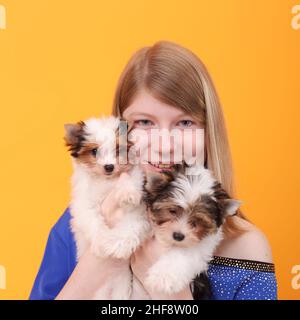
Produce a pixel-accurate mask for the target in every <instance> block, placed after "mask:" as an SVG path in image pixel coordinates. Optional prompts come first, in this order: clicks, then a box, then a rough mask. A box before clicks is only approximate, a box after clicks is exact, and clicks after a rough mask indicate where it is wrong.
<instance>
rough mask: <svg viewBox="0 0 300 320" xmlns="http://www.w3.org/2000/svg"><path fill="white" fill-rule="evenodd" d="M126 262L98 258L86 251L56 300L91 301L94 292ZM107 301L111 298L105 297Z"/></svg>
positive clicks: (126, 262) (109, 279) (126, 263)
mask: <svg viewBox="0 0 300 320" xmlns="http://www.w3.org/2000/svg"><path fill="white" fill-rule="evenodd" d="M124 264H125V265H128V261H126V260H123V259H116V258H110V257H109V258H105V259H104V258H100V257H96V256H95V255H93V254H92V253H91V252H90V250H87V252H85V253H84V254H83V255H82V257H81V258H80V260H79V262H78V264H77V266H76V267H75V269H74V271H73V273H72V274H71V276H70V278H69V279H68V281H67V282H66V284H65V286H64V287H63V289H62V290H61V291H60V293H59V294H58V295H57V297H56V300H79V299H80V300H85V299H93V296H94V294H95V293H96V291H98V290H99V289H101V287H102V286H104V285H105V284H106V283H107V282H109V281H111V279H113V277H114V275H116V274H118V273H119V269H120V268H122V267H124ZM107 299H111V297H109V296H107Z"/></svg>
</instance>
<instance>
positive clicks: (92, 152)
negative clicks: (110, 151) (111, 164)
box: [91, 148, 98, 157]
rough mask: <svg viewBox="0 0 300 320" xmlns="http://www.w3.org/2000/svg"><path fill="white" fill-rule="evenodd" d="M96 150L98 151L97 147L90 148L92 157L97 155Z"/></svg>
mask: <svg viewBox="0 0 300 320" xmlns="http://www.w3.org/2000/svg"><path fill="white" fill-rule="evenodd" d="M97 151H98V149H97V148H95V149H92V150H91V154H92V155H93V156H94V157H96V155H97Z"/></svg>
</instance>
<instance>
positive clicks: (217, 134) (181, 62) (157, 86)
mask: <svg viewBox="0 0 300 320" xmlns="http://www.w3.org/2000/svg"><path fill="white" fill-rule="evenodd" d="M141 89H144V90H147V92H149V93H150V94H151V95H152V96H153V97H155V98H156V99H158V100H159V101H161V102H163V103H166V104H169V105H172V106H174V107H177V108H179V109H181V110H183V111H185V112H186V113H188V114H190V115H191V116H193V117H194V118H195V119H197V120H198V121H200V123H201V124H203V125H204V132H205V166H206V167H207V168H208V169H210V170H212V172H213V174H214V175H215V177H216V179H218V180H219V182H221V184H222V186H223V188H224V190H225V191H226V192H227V193H228V194H229V196H230V197H232V198H234V197H235V187H234V177H233V168H232V159H231V153H230V147H229V142H228V137H227V131H226V126H225V121H224V116H223V112H222V107H221V103H220V99H219V97H218V94H217V91H216V89H215V86H214V84H213V81H212V79H211V77H210V75H209V73H208V71H207V69H206V67H205V65H204V64H203V62H202V61H201V60H200V59H199V58H198V57H197V56H196V55H195V54H194V53H193V52H191V51H190V50H188V49H186V48H184V47H182V46H180V45H178V44H176V43H173V42H170V41H159V42H156V43H155V44H154V45H153V46H148V47H143V48H141V49H139V50H138V51H137V52H135V53H134V54H133V56H132V57H131V58H130V60H129V61H128V63H127V65H126V66H125V68H124V70H123V72H122V73H121V76H120V78H119V81H118V85H117V88H116V92H115V97H114V101H113V107H112V114H113V115H114V116H119V117H121V116H122V114H123V112H124V111H125V109H126V108H127V107H128V106H129V105H130V104H131V102H132V101H133V99H134V98H135V96H136V94H137V93H138V92H139V90H141ZM237 215H238V216H239V217H241V218H243V219H246V217H245V216H244V214H243V213H242V211H241V210H240V209H238V211H237ZM224 231H225V232H226V233H231V234H236V233H239V232H243V229H242V228H241V227H239V226H238V225H237V224H236V223H235V221H234V219H232V218H228V219H227V220H226V223H225V225H224Z"/></svg>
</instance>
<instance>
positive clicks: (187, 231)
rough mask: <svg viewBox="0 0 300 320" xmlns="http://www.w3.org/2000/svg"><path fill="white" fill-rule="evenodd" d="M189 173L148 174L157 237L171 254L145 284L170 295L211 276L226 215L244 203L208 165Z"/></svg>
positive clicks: (197, 167) (148, 196)
mask: <svg viewBox="0 0 300 320" xmlns="http://www.w3.org/2000/svg"><path fill="white" fill-rule="evenodd" d="M188 173H189V174H188V175H184V174H182V173H178V174H177V175H174V174H172V173H170V172H164V173H163V174H158V173H148V174H147V183H146V185H145V190H146V192H147V194H146V197H145V199H144V200H145V202H146V203H147V205H148V209H149V210H148V212H149V217H150V219H151V222H152V227H153V233H154V235H155V237H156V239H157V240H158V241H161V242H162V243H163V244H164V245H165V246H168V247H169V250H168V252H167V253H166V254H165V255H164V256H162V257H161V258H160V259H159V260H158V261H157V262H156V263H155V264H154V265H153V266H152V267H151V268H150V269H149V270H148V274H147V278H146V284H147V286H149V288H151V289H152V290H154V291H158V292H164V293H166V294H173V293H176V292H179V291H181V290H182V289H183V288H185V287H186V286H187V285H189V284H191V281H192V280H193V279H195V278H197V276H198V279H199V275H200V274H202V273H203V272H204V273H205V272H206V270H207V268H208V263H209V261H210V260H211V259H212V257H213V253H214V251H215V249H216V247H217V246H218V244H219V243H220V241H221V240H222V225H223V223H224V221H225V219H226V217H228V216H231V215H234V214H235V213H236V210H237V209H238V208H239V206H240V204H241V202H240V201H238V200H234V199H231V198H230V197H229V195H228V194H227V193H226V192H225V191H224V189H223V188H222V186H221V184H220V183H219V182H218V181H217V180H216V179H215V178H214V177H213V175H212V174H211V172H210V171H209V170H208V169H205V168H204V167H203V166H196V167H194V168H189V171H188ZM194 284H195V282H194ZM192 290H193V291H195V288H192Z"/></svg>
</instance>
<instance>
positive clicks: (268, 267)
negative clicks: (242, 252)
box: [210, 256, 275, 272]
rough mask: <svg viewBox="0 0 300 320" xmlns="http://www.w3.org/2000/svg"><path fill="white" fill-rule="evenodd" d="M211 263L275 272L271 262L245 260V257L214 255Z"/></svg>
mask: <svg viewBox="0 0 300 320" xmlns="http://www.w3.org/2000/svg"><path fill="white" fill-rule="evenodd" d="M210 264H212V265H222V266H227V267H236V268H240V269H247V270H255V271H260V272H275V266H274V264H273V263H268V262H262V261H255V260H246V259H235V258H227V257H220V256H214V258H213V260H211V261H210Z"/></svg>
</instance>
